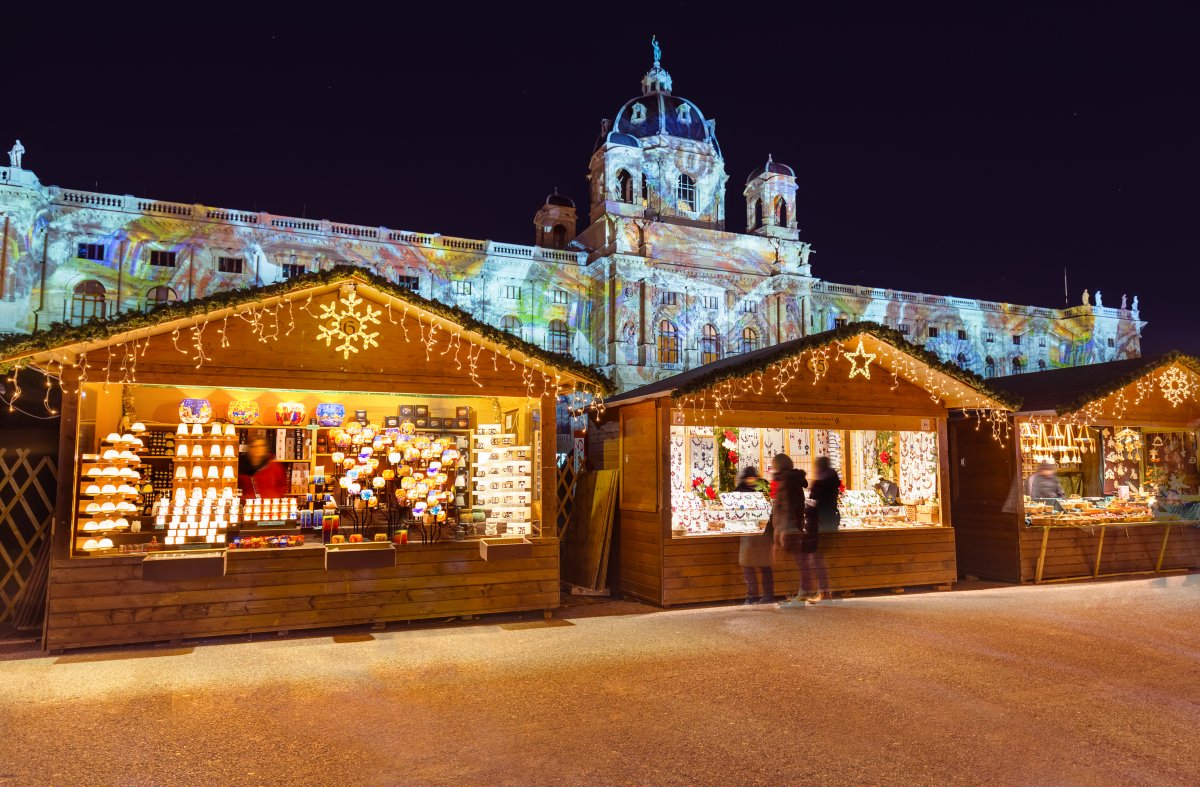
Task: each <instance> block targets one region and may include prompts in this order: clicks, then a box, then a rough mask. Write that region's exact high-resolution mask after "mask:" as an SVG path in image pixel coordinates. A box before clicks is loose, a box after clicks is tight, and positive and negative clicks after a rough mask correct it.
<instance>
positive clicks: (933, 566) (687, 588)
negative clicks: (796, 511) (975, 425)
mask: <svg viewBox="0 0 1200 787" xmlns="http://www.w3.org/2000/svg"><path fill="white" fill-rule="evenodd" d="M739 541H740V539H739V537H738V536H701V537H694V538H690V539H689V538H677V539H672V540H669V541H668V542H667V543H666V544H665V547H664V550H665V555H664V558H663V562H664V569H663V574H664V579H663V602H662V603H663V604H664V605H667V606H669V605H673V604H689V603H694V602H700V601H722V600H727V599H738V598H744V597H745V595H746V583H745V580H744V579H743V578H742V569H741V568H740V567H739V566H738V545H739ZM821 552H822V553H823V554H824V556H825V565H826V567H827V568H828V570H829V582H830V586H831V589H832V590H834V591H835V592H837V591H848V590H868V589H876V588H897V587H914V586H920V585H945V584H949V583H952V582H954V581H955V580H956V579H957V578H958V573H957V570H956V569H955V561H954V528H950V527H921V528H904V529H899V528H898V529H895V530H842V531H839V532H837V533H822V534H821ZM799 586H800V574H799V572H798V571H797V569H796V565H795V562H794V561H793V560H792V558H791V557H790V556H789V555H787V554H778V553H777V554H776V556H775V592H776V593H777V594H778V595H784V594H785V593H788V594H792V593H795V592H796V590H797V589H798V588H799Z"/></svg>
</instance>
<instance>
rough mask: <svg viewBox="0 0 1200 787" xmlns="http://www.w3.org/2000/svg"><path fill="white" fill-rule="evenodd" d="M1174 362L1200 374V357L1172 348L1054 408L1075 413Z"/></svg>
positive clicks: (1057, 410)
mask: <svg viewBox="0 0 1200 787" xmlns="http://www.w3.org/2000/svg"><path fill="white" fill-rule="evenodd" d="M1173 363H1178V364H1179V365H1180V366H1183V367H1184V368H1185V369H1188V370H1189V371H1191V372H1193V373H1195V374H1197V375H1200V358H1196V357H1195V356H1193V355H1185V354H1184V353H1181V352H1180V351H1179V350H1171V351H1170V352H1169V353H1167V354H1166V355H1163V356H1161V357H1159V358H1157V359H1156V360H1154V361H1152V362H1150V363H1149V364H1147V365H1146V366H1143V367H1142V368H1140V369H1138V370H1137V371H1136V372H1130V373H1129V374H1126V375H1122V376H1121V377H1117V378H1114V379H1112V380H1108V381H1106V382H1104V383H1103V384H1101V385H1098V386H1096V387H1095V388H1094V389H1092V390H1091V391H1090V392H1089V393H1086V394H1083V395H1081V396H1078V397H1076V398H1075V400H1074V401H1072V402H1070V403H1068V404H1060V405H1057V406H1055V408H1054V409H1055V411H1056V412H1057V413H1058V414H1059V415H1066V414H1067V413H1073V412H1075V411H1076V410H1082V409H1083V408H1084V407H1087V406H1088V404H1090V403H1091V402H1094V401H1096V400H1097V399H1103V398H1104V397H1106V396H1108V395H1110V394H1114V393H1116V392H1117V391H1119V390H1121V389H1122V388H1124V387H1125V386H1127V385H1130V384H1132V383H1135V382H1137V381H1138V380H1140V379H1142V378H1143V377H1145V376H1146V375H1148V374H1151V373H1153V372H1156V371H1158V370H1159V369H1162V368H1163V367H1165V366H1170V365H1171V364H1173Z"/></svg>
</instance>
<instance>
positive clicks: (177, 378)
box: [0, 267, 608, 649]
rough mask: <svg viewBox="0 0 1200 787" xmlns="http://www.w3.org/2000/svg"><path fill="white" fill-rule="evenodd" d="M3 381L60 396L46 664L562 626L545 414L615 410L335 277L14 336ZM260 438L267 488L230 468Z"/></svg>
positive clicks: (602, 383)
mask: <svg viewBox="0 0 1200 787" xmlns="http://www.w3.org/2000/svg"><path fill="white" fill-rule="evenodd" d="M0 364H2V365H3V366H4V367H5V368H6V369H12V370H15V369H18V368H25V369H34V370H37V371H40V372H42V373H43V374H44V376H45V381H46V383H45V384H46V388H45V390H50V389H51V387H61V389H62V402H63V405H62V413H61V429H60V448H59V471H58V477H59V489H58V495H57V501H56V504H55V508H56V512H57V513H56V521H57V522H58V523H59V524H58V526H57V527H56V528H55V530H54V533H53V536H52V542H51V544H52V550H51V561H50V573H49V603H48V613H47V625H46V644H47V647H49V648H52V649H61V648H69V647H81V646H88V645H101V644H116V643H123V642H139V641H156V640H162V639H178V638H183V637H192V636H212V635H220V634H230V633H245V632H251V631H268V630H279V629H290V628H312V627H317V626H327V625H350V624H355V623H366V622H379V621H382V620H411V619H417V618H427V617H439V616H447V615H459V614H478V613H482V612H501V611H516V610H530V609H533V610H550V609H553V608H554V607H556V606H557V605H558V599H559V584H558V583H559V569H558V561H559V548H558V538H557V529H556V522H557V518H558V501H557V495H556V494H555V490H556V483H557V476H556V472H557V471H556V467H555V462H554V461H553V459H552V458H553V457H554V455H555V450H556V435H555V424H556V415H557V413H556V411H557V410H558V409H559V408H560V406H561V403H563V402H566V403H567V405H566V406H567V407H568V409H571V410H573V411H575V412H576V413H577V412H578V411H579V410H580V409H581V408H582V407H583V405H584V404H585V403H591V404H592V405H594V406H599V405H598V403H599V402H602V398H603V395H604V394H606V393H607V392H608V381H607V380H606V379H605V378H604V377H603V376H601V375H599V374H598V373H596V372H594V371H593V370H591V369H588V368H587V367H585V366H583V365H581V364H579V363H578V362H576V361H574V360H572V359H570V358H568V357H566V356H562V355H557V354H555V353H551V352H548V351H546V350H544V349H542V348H539V347H536V346H534V345H531V344H529V343H527V342H524V341H522V340H520V339H517V338H515V337H512V336H510V335H508V334H505V333H503V332H501V331H499V330H497V329H495V328H492V327H490V326H487V325H485V324H482V323H479V322H477V321H475V320H473V319H472V318H470V317H469V316H467V315H466V314H464V313H462V312H459V311H457V310H454V309H450V308H448V307H445V306H443V305H441V304H439V303H435V302H431V301H426V300H424V299H423V298H420V297H419V296H417V295H414V294H413V293H411V292H409V291H408V290H407V289H405V288H404V287H401V286H398V285H396V284H393V283H391V282H388V281H386V280H383V279H381V278H380V277H378V276H375V275H373V274H370V273H367V272H365V271H361V270H358V269H354V268H345V267H343V268H338V269H335V270H333V271H326V272H323V273H319V274H312V275H308V276H302V277H297V278H295V279H292V280H289V281H286V282H282V283H280V284H277V285H271V286H269V287H264V288H259V289H255V290H238V291H234V292H230V293H225V294H221V295H216V296H210V297H208V298H203V299H199V300H195V301H190V302H187V303H181V304H173V305H170V306H166V307H161V308H159V309H157V310H155V311H154V312H152V313H149V314H128V315H124V316H122V317H119V318H116V319H114V320H112V321H110V322H107V323H97V324H92V325H86V326H79V327H75V328H62V329H59V330H57V331H54V332H48V333H43V334H38V335H35V336H31V337H24V338H22V339H19V340H14V341H10V342H8V343H7V344H4V345H0ZM40 393H41V392H38V393H36V394H35V393H32V392H28V391H26V392H19V393H18V394H17V395H16V396H15V399H14V401H15V402H16V403H17V404H19V405H20V406H22V407H23V408H26V409H29V408H34V407H36V406H37V405H38V404H40V401H39V399H40V397H39V395H38V394H40ZM48 400H49V397H47V401H48ZM48 414H49V415H53V413H48ZM260 437H264V438H266V449H267V451H268V452H269V453H270V454H273V455H274V458H273V461H272V462H271V463H269V464H268V465H267V467H269V468H271V469H272V470H274V469H278V474H277V475H274V474H268V475H262V474H255V470H256V469H257V470H261V469H262V468H263V465H262V463H261V462H259V461H255V462H254V463H252V466H251V467H245V468H244V467H243V465H244V464H245V463H246V460H248V459H250V458H251V457H250V454H251V453H252V452H251V451H250V450H248V448H249V447H251V445H252V444H253V446H254V448H255V452H254V453H257V451H258V448H259V441H258V440H257V439H256V438H260ZM268 586H269V590H264V589H263V588H267V587H268ZM183 598H186V599H187V602H186V603H184V602H182V601H181V599H183ZM199 608H203V609H204V610H205V611H206V612H205V614H204V615H202V616H196V615H194V614H190V613H189V610H194V609H199Z"/></svg>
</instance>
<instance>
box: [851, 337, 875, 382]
mask: <svg viewBox="0 0 1200 787" xmlns="http://www.w3.org/2000/svg"><path fill="white" fill-rule="evenodd" d="M846 358H847V359H848V360H849V361H850V379H853V377H854V376H855V375H858V374H861V375H862V376H863V377H865V378H867V379H868V380H870V379H871V361H873V360H875V356H874V355H873V354H872V353H869V352H867V351H866V350H864V349H863V343H862V339H859V340H858V349H857V350H855V351H854V352H852V353H846ZM857 358H861V359H862V366H861V367H860V366H859V365H858V363H859V362H858V361H857V360H855V359H857Z"/></svg>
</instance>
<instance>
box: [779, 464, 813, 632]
mask: <svg viewBox="0 0 1200 787" xmlns="http://www.w3.org/2000/svg"><path fill="white" fill-rule="evenodd" d="M771 470H772V473H773V478H772V480H773V481H774V482H775V486H776V493H775V500H774V502H773V503H772V505H771V525H772V527H773V528H774V530H775V547H776V548H777V549H779V550H781V551H783V552H786V553H787V554H789V555H791V556H792V558H793V559H794V560H795V561H796V566H797V567H798V568H800V570H801V572H802V573H801V576H803V571H804V568H803V565H802V563H801V560H802V557H801V556H802V554H803V553H802V549H803V543H804V527H805V525H804V511H805V504H804V488H805V487H806V486H808V479H807V478H806V477H805V475H804V471H802V470H797V469H796V467H795V465H794V464H793V463H792V458H791V457H790V456H788V455H787V454H776V455H775V458H774V459H772V460H771ZM803 592H804V585H803V583H802V584H801V587H800V593H801V594H802V593H803ZM779 606H780V608H781V609H795V608H797V607H803V606H804V600H803V599H802V598H801V597H800V595H797V596H796V597H795V598H794V599H792V600H790V601H785V602H783V603H782V604H780V605H779Z"/></svg>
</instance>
